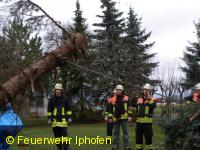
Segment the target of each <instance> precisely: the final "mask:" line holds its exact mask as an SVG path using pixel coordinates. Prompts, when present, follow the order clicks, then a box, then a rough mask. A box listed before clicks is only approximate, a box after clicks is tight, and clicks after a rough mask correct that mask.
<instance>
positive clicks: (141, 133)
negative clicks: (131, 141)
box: [135, 123, 153, 150]
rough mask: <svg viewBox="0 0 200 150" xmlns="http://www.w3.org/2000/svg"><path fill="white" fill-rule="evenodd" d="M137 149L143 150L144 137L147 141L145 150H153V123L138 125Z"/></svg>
mask: <svg viewBox="0 0 200 150" xmlns="http://www.w3.org/2000/svg"><path fill="white" fill-rule="evenodd" d="M135 133H136V149H137V150H143V149H144V144H143V137H144V139H145V150H152V149H153V145H152V137H153V129H152V123H137V124H136V132H135Z"/></svg>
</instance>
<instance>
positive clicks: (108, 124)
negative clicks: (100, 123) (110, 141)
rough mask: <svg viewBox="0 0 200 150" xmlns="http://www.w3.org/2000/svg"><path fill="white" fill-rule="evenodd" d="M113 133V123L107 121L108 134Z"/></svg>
mask: <svg viewBox="0 0 200 150" xmlns="http://www.w3.org/2000/svg"><path fill="white" fill-rule="evenodd" d="M112 133H113V123H107V136H110V137H111V136H112Z"/></svg>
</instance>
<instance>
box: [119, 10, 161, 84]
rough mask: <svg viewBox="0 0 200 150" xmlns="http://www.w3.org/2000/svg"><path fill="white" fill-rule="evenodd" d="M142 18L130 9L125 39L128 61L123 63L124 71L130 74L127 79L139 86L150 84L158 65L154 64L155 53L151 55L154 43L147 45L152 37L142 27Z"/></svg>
mask: <svg viewBox="0 0 200 150" xmlns="http://www.w3.org/2000/svg"><path fill="white" fill-rule="evenodd" d="M141 24H142V22H141V18H138V16H137V14H136V13H135V12H134V10H133V9H132V8H130V9H129V13H128V18H127V24H126V28H125V35H126V36H125V37H124V44H123V45H124V52H125V53H126V54H128V55H126V59H125V60H124V61H123V63H124V67H125V68H124V69H125V70H126V72H129V73H128V74H127V76H126V78H125V79H127V82H128V81H129V82H131V83H134V84H137V85H143V84H144V83H145V82H150V79H149V76H150V75H151V73H152V71H153V69H154V68H155V67H156V66H157V63H154V62H153V60H152V59H153V58H154V56H155V55H156V54H155V53H149V52H148V50H149V49H151V48H152V46H153V45H154V42H152V43H147V40H148V39H149V38H150V36H151V32H149V33H146V30H145V29H142V27H141Z"/></svg>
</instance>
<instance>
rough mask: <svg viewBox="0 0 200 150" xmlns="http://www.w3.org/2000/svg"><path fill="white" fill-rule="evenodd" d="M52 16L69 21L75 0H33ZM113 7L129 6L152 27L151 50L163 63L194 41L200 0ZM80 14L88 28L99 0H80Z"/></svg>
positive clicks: (125, 0) (127, 2) (126, 0)
mask: <svg viewBox="0 0 200 150" xmlns="http://www.w3.org/2000/svg"><path fill="white" fill-rule="evenodd" d="M34 2H36V3H37V4H39V5H40V6H41V7H42V8H43V9H45V10H46V11H47V12H48V13H49V14H50V15H51V16H52V17H53V18H54V19H55V20H59V21H61V22H65V23H67V22H71V21H72V17H74V12H73V11H74V10H75V2H76V0H56V1H52V0H34ZM115 2H117V4H116V8H118V9H119V10H120V11H122V12H124V16H125V17H126V16H127V12H128V10H129V7H130V6H132V7H133V9H134V10H135V12H136V13H137V14H138V16H139V17H142V26H143V27H144V28H146V30H147V31H148V32H149V31H152V36H151V38H150V41H155V42H156V44H155V46H154V47H153V49H152V52H156V53H158V54H157V58H158V59H159V61H161V62H162V63H165V62H168V63H169V61H172V60H173V62H174V60H175V59H178V58H181V57H182V56H183V51H184V50H185V46H187V45H188V41H196V35H195V26H194V22H198V20H199V18H200V7H199V6H200V0H115ZM80 4H81V9H82V11H83V17H85V18H86V19H87V23H88V24H89V28H90V30H92V29H93V27H92V24H93V23H95V22H99V20H98V19H97V17H96V15H97V14H101V9H100V5H101V3H100V0H80Z"/></svg>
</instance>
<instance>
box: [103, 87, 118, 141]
mask: <svg viewBox="0 0 200 150" xmlns="http://www.w3.org/2000/svg"><path fill="white" fill-rule="evenodd" d="M115 95H116V89H114V90H113V93H112V95H111V97H110V98H108V99H107V100H106V112H105V122H106V127H107V137H108V138H112V133H113V122H112V121H111V120H110V122H109V120H108V114H109V105H111V102H110V101H111V99H112V98H113V97H114V96H115ZM109 142H110V143H111V141H109Z"/></svg>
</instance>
